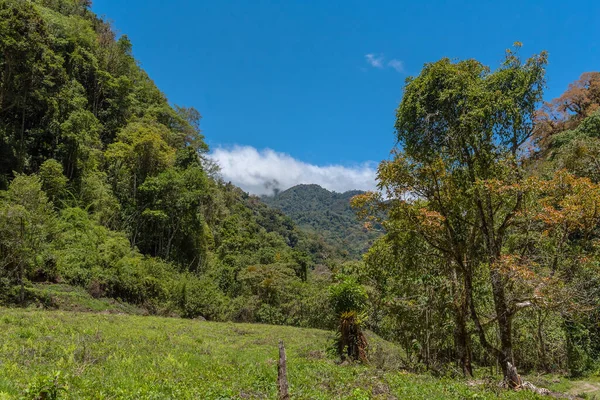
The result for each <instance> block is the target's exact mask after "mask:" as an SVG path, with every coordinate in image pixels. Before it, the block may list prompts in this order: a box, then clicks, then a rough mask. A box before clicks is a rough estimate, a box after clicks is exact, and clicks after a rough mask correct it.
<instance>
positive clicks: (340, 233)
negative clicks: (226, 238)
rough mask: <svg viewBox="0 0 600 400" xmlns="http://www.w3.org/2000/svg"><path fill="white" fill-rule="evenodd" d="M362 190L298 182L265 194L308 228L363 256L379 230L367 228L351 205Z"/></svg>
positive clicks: (351, 253)
mask: <svg viewBox="0 0 600 400" xmlns="http://www.w3.org/2000/svg"><path fill="white" fill-rule="evenodd" d="M361 193H363V192H361V191H359V190H353V191H348V192H345V193H336V192H330V191H329V190H327V189H324V188H322V187H321V186H319V185H297V186H294V187H292V188H289V189H287V190H284V191H282V192H278V193H276V194H275V195H273V196H262V197H261V199H262V200H263V201H264V202H265V203H266V204H268V205H269V206H271V207H273V208H275V209H278V210H281V211H282V212H283V213H284V214H285V215H287V216H289V217H290V218H291V219H292V220H293V221H294V222H296V223H297V224H298V226H300V227H301V228H304V229H305V230H308V231H312V232H315V233H318V234H319V235H322V236H323V237H324V238H325V239H326V240H327V242H328V243H330V244H331V245H332V246H334V247H339V248H342V249H344V250H346V252H347V255H348V257H349V258H352V259H360V257H362V255H363V254H364V253H365V252H366V251H367V250H368V249H369V247H370V246H371V244H372V243H373V241H374V239H375V238H376V237H377V236H379V234H378V233H377V232H376V231H375V230H373V229H368V228H366V227H365V226H364V225H363V224H362V223H361V222H360V221H358V219H357V218H356V213H355V211H354V210H353V209H352V207H351V206H350V200H351V199H352V197H354V196H356V195H358V194H361Z"/></svg>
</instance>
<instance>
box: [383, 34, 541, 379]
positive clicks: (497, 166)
mask: <svg viewBox="0 0 600 400" xmlns="http://www.w3.org/2000/svg"><path fill="white" fill-rule="evenodd" d="M518 47H520V45H519V44H517V48H518ZM545 64H546V53H541V54H540V55H536V56H533V57H531V58H529V59H528V60H526V61H525V62H523V61H521V59H520V58H519V56H518V54H517V52H514V51H511V50H508V51H507V53H506V58H505V60H504V62H503V63H502V65H501V66H500V67H499V68H498V69H497V70H496V71H494V72H491V71H490V69H489V68H487V67H486V66H484V65H482V64H481V63H479V62H478V61H475V60H466V61H460V62H456V63H455V62H451V61H450V60H449V59H442V60H440V61H438V62H435V63H431V64H427V65H425V67H424V68H423V70H422V72H421V74H420V75H419V76H417V77H415V78H410V79H408V80H407V84H406V86H405V88H404V96H403V99H402V102H401V103H400V106H399V107H398V110H397V116H396V133H397V139H398V142H399V145H400V147H401V149H402V150H401V151H398V152H396V153H395V156H394V158H393V160H391V161H386V162H383V163H382V164H381V166H380V168H379V174H378V178H379V181H380V182H379V186H380V188H381V189H382V190H384V191H385V194H386V197H387V198H388V199H390V200H391V202H389V204H392V207H396V208H397V210H396V211H395V214H396V215H398V216H402V218H404V219H406V220H407V221H411V222H412V228H411V229H414V230H415V231H416V232H418V233H419V234H420V235H421V237H422V238H423V239H424V240H425V241H426V242H427V243H428V244H429V245H430V246H432V247H433V248H435V249H437V250H438V251H440V252H442V253H443V254H444V255H445V256H446V258H447V259H448V260H449V263H450V267H451V268H452V270H453V271H454V273H455V275H456V276H457V277H459V279H460V280H461V281H462V285H463V288H464V293H465V297H464V300H463V303H462V304H463V305H462V307H458V310H463V312H466V311H467V310H468V312H469V314H470V318H471V319H472V320H473V322H474V324H475V327H476V330H477V333H478V337H479V340H480V342H481V345H482V346H483V347H484V348H485V349H486V350H487V351H488V352H490V353H491V354H493V355H494V356H495V357H496V358H497V359H498V362H499V364H500V366H501V367H502V371H503V373H504V376H505V378H507V380H508V381H509V383H510V384H513V385H515V384H517V382H511V380H510V379H509V376H510V375H511V367H510V366H511V364H512V365H514V359H513V345H512V333H511V321H512V316H513V307H512V304H511V303H510V301H511V299H510V298H509V296H508V295H507V288H506V284H507V280H506V277H505V276H503V275H502V274H501V272H500V269H499V268H498V265H499V263H500V262H501V260H502V249H503V246H504V244H505V243H506V240H507V237H508V233H507V230H508V228H509V227H510V226H511V224H512V223H513V220H514V218H515V215H516V214H517V213H518V212H519V211H520V210H521V208H522V206H523V196H524V190H525V189H521V188H520V185H521V184H522V183H523V180H524V173H523V171H522V159H521V157H522V155H523V153H522V151H521V150H522V146H523V144H524V143H526V142H527V141H528V140H529V139H530V138H531V136H532V134H533V117H534V112H535V110H536V106H537V104H538V103H539V102H540V100H541V96H542V89H543V86H544V66H545ZM498 182H501V186H502V187H508V188H511V190H505V191H503V192H499V191H494V190H491V188H493V187H495V186H496V185H498ZM481 268H485V270H486V271H487V275H488V282H489V285H490V287H491V290H492V294H493V296H492V297H493V304H494V310H495V317H494V318H493V319H492V320H491V321H490V323H491V322H495V324H496V326H497V328H498V332H499V342H500V343H499V346H495V345H494V343H493V341H492V340H490V339H488V337H487V336H486V331H485V329H484V324H483V323H482V321H481V320H480V317H479V311H478V306H477V303H476V300H477V299H476V298H475V296H474V294H473V279H474V276H475V275H476V273H477V271H478V270H479V269H481ZM457 293H461V291H457ZM465 334H466V332H465ZM465 361H466V360H465ZM465 361H463V364H464V362H465ZM463 368H464V369H466V368H467V367H466V365H463Z"/></svg>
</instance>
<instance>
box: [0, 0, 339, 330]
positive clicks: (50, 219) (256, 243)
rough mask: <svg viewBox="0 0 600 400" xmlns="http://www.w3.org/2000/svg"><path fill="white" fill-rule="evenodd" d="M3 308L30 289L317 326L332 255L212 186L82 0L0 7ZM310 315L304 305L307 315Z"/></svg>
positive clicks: (195, 132) (30, 296) (169, 115)
mask: <svg viewBox="0 0 600 400" xmlns="http://www.w3.org/2000/svg"><path fill="white" fill-rule="evenodd" d="M0 35H1V36H0V38H1V42H0V47H1V49H2V51H1V56H0V187H1V188H2V191H1V192H0V301H1V302H2V303H5V304H23V303H32V302H33V303H41V304H48V303H50V304H51V303H52V299H48V298H47V297H48V296H47V294H46V293H45V292H44V290H43V286H40V285H37V286H36V285H35V283H38V282H50V283H64V284H70V285H74V286H80V287H84V288H86V289H87V290H88V291H89V293H90V294H92V295H93V296H94V297H111V298H115V299H119V300H121V301H126V302H130V303H134V304H137V305H140V306H142V307H144V308H145V309H147V311H148V312H150V313H156V314H161V315H181V316H184V317H197V316H200V317H203V318H207V319H213V320H235V321H254V322H268V323H276V324H283V323H285V324H292V325H302V326H319V327H327V326H329V324H330V321H331V318H330V317H329V316H330V312H329V310H328V309H327V307H328V303H327V302H325V303H324V302H322V298H323V297H324V296H325V297H326V296H327V285H328V284H329V281H330V274H327V273H325V275H323V274H318V273H315V274H312V273H310V272H311V271H312V270H314V269H315V268H316V269H317V270H320V271H322V272H327V271H329V268H330V267H331V266H332V264H331V263H332V262H333V260H335V259H337V258H340V257H341V253H342V252H341V250H340V249H335V248H333V247H332V246H330V245H328V244H326V243H325V242H324V241H323V239H321V238H320V237H319V236H317V235H315V234H310V233H305V232H303V231H301V230H300V229H298V228H297V226H296V225H295V224H294V223H293V221H292V220H291V219H290V218H289V217H286V216H285V215H283V214H282V213H281V212H278V211H275V210H273V209H271V208H268V207H267V206H265V205H264V204H263V203H262V202H261V201H260V200H259V199H258V198H257V197H252V196H249V195H247V194H246V193H244V192H242V191H241V190H240V189H238V188H237V187H235V186H233V185H231V184H228V183H226V182H223V181H222V180H221V179H220V178H219V175H218V167H217V166H216V165H213V164H212V163H211V162H210V160H209V159H208V158H207V157H206V154H207V151H208V147H207V145H206V143H205V141H204V138H203V136H202V134H201V132H200V119H201V116H200V113H199V112H198V111H196V110H195V109H193V108H186V107H179V106H171V105H169V103H168V102H167V99H166V97H165V96H164V94H163V93H161V92H160V91H159V90H158V89H157V88H156V86H155V85H154V83H153V82H152V80H151V79H150V78H149V77H148V76H147V75H146V73H145V72H144V71H143V70H142V69H141V68H140V67H139V65H138V64H137V62H136V60H135V59H134V58H133V56H132V45H131V43H130V42H129V40H128V39H127V37H126V36H121V37H119V38H117V37H116V36H115V33H114V32H113V30H112V29H111V27H110V25H109V24H108V23H106V22H105V21H103V20H102V19H100V18H98V17H97V16H96V15H95V14H94V13H92V12H91V11H90V4H89V2H85V1H69V0H59V1H52V0H49V1H35V2H28V1H2V2H0ZM309 310H310V312H309Z"/></svg>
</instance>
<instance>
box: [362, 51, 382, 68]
mask: <svg viewBox="0 0 600 400" xmlns="http://www.w3.org/2000/svg"><path fill="white" fill-rule="evenodd" d="M365 59H366V60H367V62H368V63H369V65H371V66H372V67H374V68H383V54H365Z"/></svg>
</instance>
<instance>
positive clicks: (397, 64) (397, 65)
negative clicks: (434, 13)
mask: <svg viewBox="0 0 600 400" xmlns="http://www.w3.org/2000/svg"><path fill="white" fill-rule="evenodd" d="M387 65H388V66H389V67H392V68H394V69H395V70H396V72H404V63H403V62H402V61H400V60H396V59H395V58H394V59H393V60H390V62H389V63H388V64H387Z"/></svg>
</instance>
